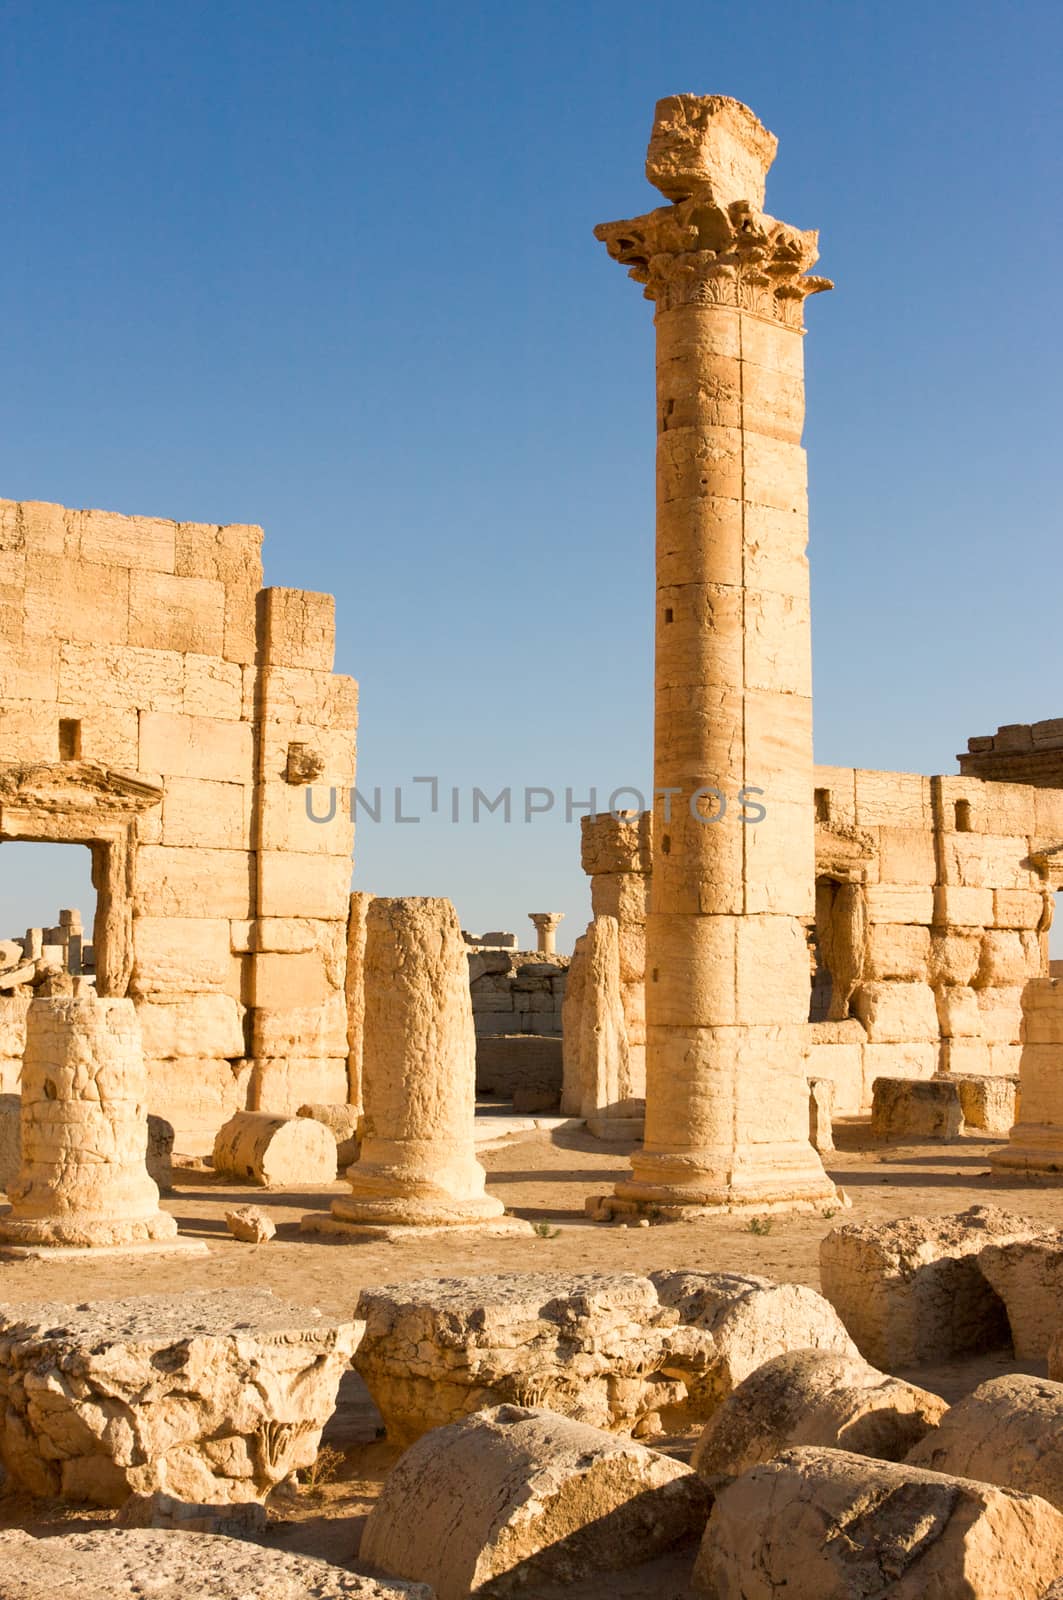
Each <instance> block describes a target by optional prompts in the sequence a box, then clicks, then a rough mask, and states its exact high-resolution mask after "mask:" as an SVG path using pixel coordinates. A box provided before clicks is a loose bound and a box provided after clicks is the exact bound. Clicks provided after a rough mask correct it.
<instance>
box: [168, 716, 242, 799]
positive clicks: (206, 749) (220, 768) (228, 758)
mask: <svg viewBox="0 0 1063 1600" xmlns="http://www.w3.org/2000/svg"><path fill="white" fill-rule="evenodd" d="M140 766H141V769H142V770H143V771H145V772H159V773H161V774H162V775H163V777H166V778H206V779H210V780H212V781H213V782H215V783H237V784H243V783H248V782H250V780H251V777H252V773H253V730H252V727H251V724H250V723H247V722H231V721H227V720H225V719H224V718H222V717H190V716H173V715H172V714H170V713H169V712H165V711H142V712H141V714H140Z"/></svg>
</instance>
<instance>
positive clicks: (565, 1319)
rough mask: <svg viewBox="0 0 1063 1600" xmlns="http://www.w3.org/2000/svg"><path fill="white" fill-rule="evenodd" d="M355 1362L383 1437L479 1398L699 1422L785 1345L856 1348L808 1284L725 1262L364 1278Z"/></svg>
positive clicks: (463, 1410)
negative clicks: (753, 1273) (697, 1266)
mask: <svg viewBox="0 0 1063 1600" xmlns="http://www.w3.org/2000/svg"><path fill="white" fill-rule="evenodd" d="M355 1314H356V1316H358V1317H359V1318H363V1319H364V1320H365V1322H366V1333H365V1337H364V1339H363V1340H362V1343H361V1345H360V1347H359V1350H358V1354H357V1358H356V1363H355V1364H356V1365H357V1367H358V1371H359V1372H360V1373H361V1375H362V1377H363V1378H364V1380H365V1382H366V1384H367V1385H368V1387H369V1389H370V1391H371V1393H372V1395H373V1398H374V1400H375V1401H376V1403H377V1405H378V1406H379V1408H380V1410H381V1412H382V1414H383V1416H384V1420H385V1422H386V1424H387V1428H388V1434H389V1437H391V1438H392V1439H394V1440H397V1441H399V1442H405V1441H408V1440H410V1439H414V1438H417V1437H418V1436H419V1435H420V1434H422V1433H423V1432H424V1431H425V1430H426V1429H428V1428H431V1427H437V1426H440V1425H442V1424H444V1423H447V1422H451V1421H453V1420H455V1419H456V1418H458V1417H462V1416H465V1415H467V1414H468V1413H470V1412H472V1411H477V1410H480V1409H481V1408H482V1407H484V1406H490V1405H498V1404H501V1403H504V1402H514V1403H517V1404H520V1403H531V1402H532V1401H534V1403H535V1404H540V1405H548V1406H549V1407H550V1409H551V1410H553V1411H556V1412H559V1413H560V1414H562V1415H565V1416H570V1417H573V1418H575V1419H576V1420H578V1421H581V1422H586V1423H588V1424H591V1425H593V1426H595V1427H603V1428H610V1429H629V1430H634V1431H636V1432H639V1433H643V1434H646V1433H651V1432H653V1431H654V1430H655V1429H659V1427H660V1426H661V1420H660V1419H661V1413H664V1414H665V1415H666V1416H667V1418H668V1421H669V1423H670V1424H671V1423H675V1424H677V1425H678V1424H679V1423H680V1422H687V1423H690V1422H696V1421H699V1420H704V1419H706V1418H707V1417H709V1416H711V1414H712V1412H713V1410H714V1409H715V1407H716V1406H717V1405H718V1404H719V1403H720V1401H721V1400H722V1399H723V1398H724V1397H725V1396H726V1395H728V1394H729V1393H730V1392H731V1390H732V1389H733V1388H734V1386H735V1384H737V1383H739V1382H740V1381H741V1380H742V1378H744V1377H746V1376H747V1374H748V1373H749V1372H751V1371H752V1370H753V1369H754V1368H755V1367H757V1366H759V1365H760V1363H761V1362H762V1361H765V1360H767V1359H768V1358H769V1357H771V1356H774V1355H778V1354H780V1353H781V1352H782V1351H784V1350H790V1349H799V1348H804V1347H819V1348H823V1349H829V1350H836V1351H842V1352H846V1353H848V1354H850V1355H855V1353H856V1351H855V1346H854V1345H853V1343H852V1341H851V1340H850V1339H849V1337H848V1335H847V1334H846V1332H845V1330H844V1328H843V1327H842V1325H841V1322H840V1321H839V1319H838V1317H837V1316H836V1314H835V1313H834V1311H833V1310H832V1308H831V1307H830V1306H829V1305H828V1304H827V1302H826V1301H825V1300H823V1299H822V1297H821V1296H820V1295H817V1294H816V1293H815V1292H814V1291H813V1290H811V1289H805V1288H801V1287H799V1286H797V1285H794V1284H775V1283H772V1282H771V1281H770V1280H769V1279H766V1278H753V1277H747V1276H743V1275H739V1274H731V1273H674V1272H661V1273H654V1274H652V1275H651V1276H650V1277H639V1276H637V1275H636V1274H633V1273H616V1274H605V1273H602V1274H590V1273H587V1274H577V1275H575V1276H572V1277H569V1276H565V1277H561V1276H548V1275H546V1274H539V1273H529V1274H519V1275H517V1274H499V1275H497V1276H489V1277H480V1278H464V1279H462V1278H443V1279H425V1280H422V1281H419V1282H414V1283H403V1284H396V1285H392V1286H391V1287H385V1288H380V1289H365V1290H363V1291H362V1294H361V1296H360V1297H359V1301H358V1306H357V1309H356V1313H355Z"/></svg>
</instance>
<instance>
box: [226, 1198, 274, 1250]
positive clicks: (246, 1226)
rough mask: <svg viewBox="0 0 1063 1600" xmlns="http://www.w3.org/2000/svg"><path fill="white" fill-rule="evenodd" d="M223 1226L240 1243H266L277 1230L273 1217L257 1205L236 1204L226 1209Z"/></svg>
mask: <svg viewBox="0 0 1063 1600" xmlns="http://www.w3.org/2000/svg"><path fill="white" fill-rule="evenodd" d="M225 1226H226V1227H227V1228H228V1230H229V1232H230V1233H231V1234H232V1236H233V1238H234V1239H239V1240H240V1242H241V1244H266V1243H267V1241H268V1240H270V1239H272V1238H273V1236H274V1234H275V1233H276V1231H277V1224H276V1223H275V1222H274V1220H273V1218H272V1217H269V1216H267V1215H266V1213H265V1212H264V1211H263V1210H262V1209H261V1208H260V1207H259V1206H236V1207H235V1208H234V1209H233V1210H232V1211H227V1212H226V1213H225Z"/></svg>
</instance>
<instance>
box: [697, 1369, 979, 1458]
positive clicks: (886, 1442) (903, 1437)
mask: <svg viewBox="0 0 1063 1600" xmlns="http://www.w3.org/2000/svg"><path fill="white" fill-rule="evenodd" d="M947 1409H948V1407H947V1405H946V1403H945V1401H944V1400H941V1399H939V1397H938V1396H937V1395H936V1394H929V1393H928V1392H927V1390H925V1389H917V1388H915V1386H914V1385H913V1384H910V1383H904V1382H903V1381H902V1380H901V1379H900V1378H891V1377H889V1376H887V1374H886V1373H883V1372H879V1371H878V1370H877V1368H875V1367H872V1366H871V1365H869V1363H868V1362H866V1361H864V1360H863V1358H862V1357H861V1356H846V1355H836V1354H832V1353H830V1352H828V1351H821V1350H791V1351H788V1352H787V1353H786V1354H785V1355H781V1356H776V1357H775V1358H774V1359H773V1360H771V1361H766V1362H765V1363H764V1365H763V1366H760V1367H758V1368H757V1369H756V1371H755V1372H752V1373H750V1375H749V1377H748V1378H744V1379H743V1380H742V1382H741V1383H740V1384H739V1385H738V1386H737V1388H736V1389H734V1390H733V1391H732V1393H731V1394H729V1395H728V1397H727V1399H726V1400H725V1401H724V1402H723V1404H722V1405H721V1406H720V1408H719V1410H718V1411H717V1412H716V1413H715V1415H714V1416H713V1417H712V1418H711V1419H710V1421H709V1423H708V1424H707V1426H706V1428H705V1431H704V1433H703V1434H702V1435H701V1438H700V1439H699V1440H698V1442H697V1444H696V1446H695V1447H694V1454H693V1456H692V1457H691V1465H692V1466H693V1467H694V1468H695V1469H696V1470H697V1471H698V1472H700V1473H701V1475H702V1477H704V1478H707V1479H709V1480H710V1481H711V1480H712V1479H714V1478H717V1477H720V1476H726V1477H739V1476H741V1474H742V1473H743V1472H749V1471H750V1469H751V1468H753V1467H757V1466H760V1465H761V1464H762V1463H763V1462H765V1461H771V1460H772V1459H773V1458H774V1457H775V1456H777V1455H778V1454H779V1453H780V1451H782V1450H785V1449H787V1448H789V1447H791V1446H794V1445H826V1446H830V1447H831V1448H837V1449H839V1450H849V1451H851V1452H852V1453H853V1454H855V1455H862V1456H875V1457H877V1458H878V1459H880V1460H883V1461H903V1460H904V1458H905V1456H906V1455H907V1454H908V1451H909V1450H910V1449H911V1448H912V1446H913V1445H914V1444H916V1443H917V1442H918V1441H919V1440H920V1439H922V1437H923V1435H924V1434H925V1433H926V1432H927V1430H928V1429H932V1428H934V1427H935V1426H936V1424H937V1423H938V1422H939V1421H940V1419H941V1418H942V1417H943V1416H944V1414H945V1412H946V1411H947ZM975 1476H977V1474H975Z"/></svg>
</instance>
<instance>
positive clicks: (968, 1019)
mask: <svg viewBox="0 0 1063 1600" xmlns="http://www.w3.org/2000/svg"><path fill="white" fill-rule="evenodd" d="M934 999H935V1002H936V1004H937V1013H938V1022H939V1023H940V1026H941V1033H942V1036H943V1037H944V1038H946V1039H978V1040H981V1039H982V1016H981V1012H980V1011H979V1009H978V996H977V994H976V993H975V991H974V990H973V989H970V988H968V987H966V986H965V985H960V984H957V985H955V986H948V987H944V986H943V987H941V988H939V989H935V991H934Z"/></svg>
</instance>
